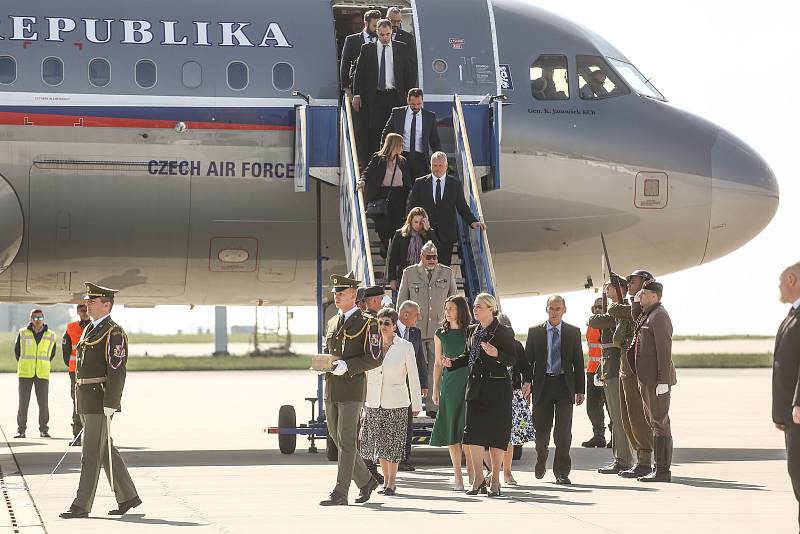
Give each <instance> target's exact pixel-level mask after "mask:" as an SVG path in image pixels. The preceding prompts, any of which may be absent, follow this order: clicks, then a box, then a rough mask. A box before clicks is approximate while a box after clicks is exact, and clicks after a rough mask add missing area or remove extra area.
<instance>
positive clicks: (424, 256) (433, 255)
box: [422, 254, 439, 260]
mask: <svg viewBox="0 0 800 534" xmlns="http://www.w3.org/2000/svg"><path fill="white" fill-rule="evenodd" d="M422 257H423V258H425V259H426V260H435V259H437V258H438V257H439V256H438V254H423V255H422Z"/></svg>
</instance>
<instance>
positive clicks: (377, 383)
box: [360, 308, 422, 496]
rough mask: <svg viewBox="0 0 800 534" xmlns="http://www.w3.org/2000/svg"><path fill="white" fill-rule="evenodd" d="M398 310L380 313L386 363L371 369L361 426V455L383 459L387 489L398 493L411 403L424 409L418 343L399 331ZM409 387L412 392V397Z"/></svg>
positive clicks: (382, 347)
mask: <svg viewBox="0 0 800 534" xmlns="http://www.w3.org/2000/svg"><path fill="white" fill-rule="evenodd" d="M397 318H398V317H397V312H396V311H394V310H393V309H391V308H383V309H382V310H380V311H379V312H378V314H377V319H378V325H379V327H380V339H379V340H376V341H377V343H378V344H379V345H380V351H381V356H382V357H383V365H382V366H381V367H378V368H376V369H372V370H371V371H369V372H367V401H366V403H365V405H364V423H363V425H362V427H361V450H360V453H361V457H362V458H367V459H371V460H372V461H373V462H378V461H380V465H381V471H383V475H384V485H383V488H384V489H383V490H382V491H380V492H379V493H383V494H384V495H389V496H391V495H395V492H396V489H397V468H398V464H399V463H400V461H401V460H402V459H403V455H404V452H405V446H406V433H407V431H408V407H409V406H411V410H412V412H413V413H414V415H416V414H417V412H419V411H420V410H421V409H422V389H421V388H420V384H419V374H418V372H417V361H416V355H415V354H414V345H412V344H411V343H410V342H408V341H406V340H404V339H403V338H401V337H400V336H398V335H397V333H396V332H395V325H396V324H397ZM409 391H410V393H411V395H410V397H409Z"/></svg>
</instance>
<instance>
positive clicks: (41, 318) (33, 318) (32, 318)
mask: <svg viewBox="0 0 800 534" xmlns="http://www.w3.org/2000/svg"><path fill="white" fill-rule="evenodd" d="M31 321H44V317H38V316H37V317H31Z"/></svg>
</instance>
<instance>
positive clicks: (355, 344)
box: [325, 310, 383, 402]
mask: <svg viewBox="0 0 800 534" xmlns="http://www.w3.org/2000/svg"><path fill="white" fill-rule="evenodd" d="M338 324H339V315H338V314H337V315H335V316H334V317H333V318H331V320H330V321H328V326H327V328H326V330H325V332H326V333H325V353H326V354H332V355H334V356H336V359H338V360H344V361H346V362H347V372H346V373H345V374H343V375H342V376H336V375H334V374H333V373H326V374H325V400H327V401H330V402H364V400H365V399H366V398H367V379H366V375H365V373H366V372H367V371H369V370H370V369H374V368H376V367H379V366H380V365H381V363H382V362H383V358H382V356H381V353H380V345H374V346H373V345H370V337H372V338H373V339H372V341H373V343H380V333H379V332H378V323H377V321H376V320H375V318H374V317H372V316H371V315H369V314H368V313H365V312H362V311H361V310H357V311H355V312H354V313H353V314H352V315H351V316H350V317H348V318H347V320H346V321H345V322H344V325H342V327H341V328H339V329H337V326H338Z"/></svg>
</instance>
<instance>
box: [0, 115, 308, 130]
mask: <svg viewBox="0 0 800 534" xmlns="http://www.w3.org/2000/svg"><path fill="white" fill-rule="evenodd" d="M177 122H178V121H174V120H156V119H128V118H118V117H93V116H79V115H56V114H51V113H18V112H6V111H0V125H7V126H72V127H74V126H82V127H85V128H145V129H158V128H170V129H171V128H175V124H176V123H177ZM184 122H185V124H186V127H187V128H188V129H190V130H191V129H194V130H275V131H292V130H294V126H283V125H272V124H241V123H220V122H196V121H184Z"/></svg>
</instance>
